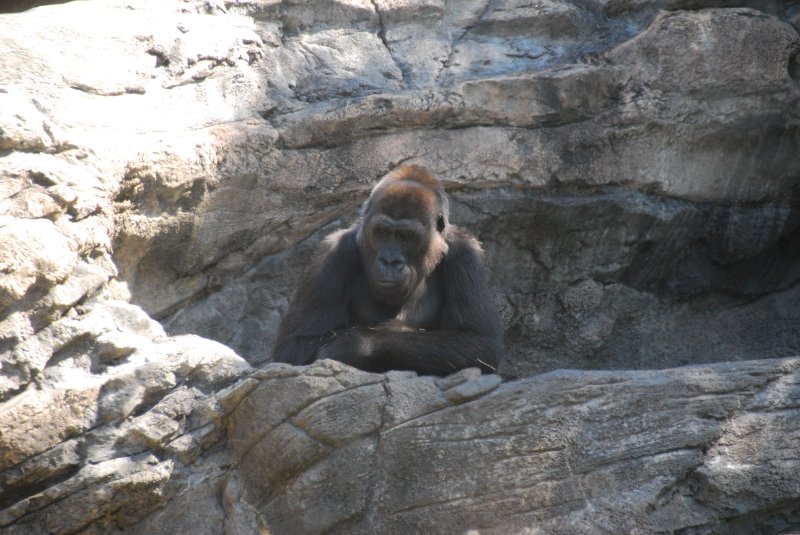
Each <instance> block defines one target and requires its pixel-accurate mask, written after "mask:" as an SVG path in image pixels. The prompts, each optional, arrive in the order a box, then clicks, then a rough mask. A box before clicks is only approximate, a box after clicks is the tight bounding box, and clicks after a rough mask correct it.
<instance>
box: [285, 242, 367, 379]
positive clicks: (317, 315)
mask: <svg viewBox="0 0 800 535" xmlns="http://www.w3.org/2000/svg"><path fill="white" fill-rule="evenodd" d="M324 248H325V250H324V253H323V255H322V258H321V260H320V261H318V262H317V263H316V265H314V266H313V267H312V268H311V269H310V270H309V272H308V273H307V274H306V276H305V278H304V280H303V282H302V284H301V285H300V288H299V290H298V291H297V295H295V297H294V300H293V302H292V305H291V306H290V307H289V310H288V311H287V312H286V316H285V317H284V319H283V322H282V323H281V328H280V331H279V332H278V340H277V343H276V344H275V352H274V358H273V360H274V361H275V362H287V363H289V364H294V365H298V366H301V365H305V364H310V363H311V362H313V361H314V360H315V359H316V358H317V352H318V351H319V349H320V348H321V347H322V346H324V345H325V344H327V343H329V342H330V341H331V340H333V339H335V338H336V337H337V333H336V331H338V330H339V329H343V328H345V327H346V326H347V324H348V311H347V306H348V291H349V290H348V282H349V279H350V278H351V277H352V276H353V275H354V274H355V273H356V270H357V269H358V261H359V260H358V258H359V256H358V246H357V244H356V241H355V230H353V229H348V230H346V231H342V232H340V233H337V234H335V235H333V236H330V237H329V238H327V240H326V243H325V244H324Z"/></svg>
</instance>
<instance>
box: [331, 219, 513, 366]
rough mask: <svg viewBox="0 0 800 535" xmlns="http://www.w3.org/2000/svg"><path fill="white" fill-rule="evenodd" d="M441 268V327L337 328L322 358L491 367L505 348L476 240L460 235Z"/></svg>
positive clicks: (384, 363) (379, 363) (359, 363)
mask: <svg viewBox="0 0 800 535" xmlns="http://www.w3.org/2000/svg"><path fill="white" fill-rule="evenodd" d="M438 269H441V270H443V273H442V275H443V280H444V296H443V301H444V302H443V304H442V305H443V306H442V315H441V321H440V328H439V329H435V330H413V329H409V328H408V327H404V326H401V325H400V326H399V325H398V324H397V323H390V324H388V325H386V326H384V327H376V328H363V327H358V328H353V329H349V330H347V331H343V332H341V333H339V335H338V336H337V337H336V338H334V339H331V340H329V341H328V343H327V344H326V345H324V347H322V348H321V349H320V352H319V355H318V358H333V359H336V360H340V361H342V362H345V363H347V364H351V365H353V366H356V367H358V368H361V369H363V370H368V371H373V372H385V371H387V370H414V371H416V372H418V373H420V374H431V375H447V374H450V373H453V372H455V371H458V370H460V369H463V368H468V367H473V366H477V367H479V368H481V370H483V371H484V372H489V373H493V372H495V371H496V367H497V364H498V362H499V360H500V358H501V355H502V351H503V347H502V346H503V342H502V327H501V325H500V321H499V319H498V317H497V312H496V311H495V309H494V305H493V303H492V300H491V297H490V294H489V291H488V289H487V286H486V281H485V278H484V275H483V266H482V264H481V257H480V252H479V250H478V246H477V243H476V242H475V241H474V239H473V238H471V237H470V236H467V235H457V236H456V238H455V239H454V240H453V241H451V243H450V250H449V252H448V254H447V255H446V256H445V258H444V259H443V260H442V264H441V265H440V266H439V268H438Z"/></svg>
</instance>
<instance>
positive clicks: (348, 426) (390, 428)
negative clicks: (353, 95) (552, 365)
mask: <svg viewBox="0 0 800 535" xmlns="http://www.w3.org/2000/svg"><path fill="white" fill-rule="evenodd" d="M470 371H477V370H466V373H461V374H457V375H454V376H451V377H448V378H446V379H444V380H439V381H435V380H434V379H433V378H430V377H415V376H414V374H407V373H399V372H391V373H389V374H387V375H386V376H383V375H371V374H366V373H360V372H355V371H354V370H352V368H346V367H344V366H342V365H340V364H338V363H335V362H332V361H324V362H322V363H320V364H318V365H315V366H313V367H311V368H310V369H308V370H302V369H297V368H285V367H282V366H277V365H270V366H267V368H265V369H264V370H262V371H259V372H257V373H256V374H255V375H254V376H253V377H254V379H256V380H257V381H258V386H257V387H256V388H255V389H254V390H253V391H252V393H251V394H250V395H249V396H247V397H246V398H245V400H244V401H243V402H242V403H241V404H240V405H239V406H238V408H237V409H236V410H235V411H234V413H233V417H232V419H231V432H230V444H231V449H232V452H233V455H234V459H235V460H236V462H237V465H238V467H239V474H240V477H241V481H242V482H243V485H242V486H243V489H244V491H243V498H244V502H245V503H247V504H250V506H251V507H252V509H253V510H255V511H257V512H258V515H259V516H258V518H263V519H266V520H267V521H268V523H269V525H270V526H271V528H272V529H273V530H274V532H275V533H309V534H311V533H482V534H483V533H497V534H504V533H587V534H590V533H759V532H760V533H781V532H789V530H791V529H792V528H794V529H796V528H797V527H798V526H800V508H798V502H797V496H798V489H800V470H798V468H800V461H798V448H800V430H798V427H797V425H796V422H797V418H798V417H800V359H797V358H795V359H785V360H764V361H751V362H741V363H734V364H730V363H728V364H715V365H706V366H693V367H685V368H679V369H673V370H665V371H634V372H628V371H622V372H608V371H597V372H580V371H557V372H553V373H549V374H545V375H540V376H538V377H534V378H531V379H524V380H519V381H515V382H513V383H506V384H503V385H500V386H499V380H497V376H492V375H489V376H487V375H484V376H480V374H474V375H470ZM792 533H794V531H792Z"/></svg>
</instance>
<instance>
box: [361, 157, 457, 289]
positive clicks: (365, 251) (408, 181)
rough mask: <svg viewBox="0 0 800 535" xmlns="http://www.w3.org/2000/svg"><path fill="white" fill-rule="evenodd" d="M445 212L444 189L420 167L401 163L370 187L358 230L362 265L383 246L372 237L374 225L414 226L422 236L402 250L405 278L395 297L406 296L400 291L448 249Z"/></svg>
mask: <svg viewBox="0 0 800 535" xmlns="http://www.w3.org/2000/svg"><path fill="white" fill-rule="evenodd" d="M448 211H449V206H448V200H447V196H446V195H445V192H444V188H443V187H442V185H441V183H440V182H439V180H438V179H436V177H434V176H433V175H432V174H431V173H430V172H429V171H428V170H427V169H425V168H424V167H420V166H416V165H409V166H402V167H399V168H398V169H395V170H394V171H392V172H390V173H388V174H387V175H386V176H384V177H383V178H382V179H381V180H380V181H379V182H378V184H377V185H376V186H375V188H374V189H373V190H372V193H371V194H370V197H369V200H368V201H367V203H366V207H365V209H364V219H363V220H362V222H361V225H360V228H359V230H358V235H357V239H358V242H359V249H360V250H361V254H362V257H363V262H364V264H365V267H367V268H368V269H370V268H371V266H374V262H375V259H376V257H377V255H378V254H379V253H378V250H379V249H380V248H381V247H383V245H381V243H382V241H381V240H380V239H379V238H377V239H376V238H375V237H374V236H373V232H374V229H375V228H376V226H377V227H378V229H380V228H381V227H383V228H406V229H408V230H413V229H416V232H417V235H420V236H422V238H421V241H420V242H419V244H418V245H417V244H415V246H414V247H411V248H406V249H405V252H404V255H405V256H406V259H407V260H408V262H407V267H408V271H407V277H406V280H405V281H404V284H403V285H402V287H403V289H402V291H401V290H400V289H399V288H400V286H398V289H397V297H399V298H406V297H407V295H404V294H406V293H407V292H410V291H413V289H414V288H415V287H416V285H417V284H419V282H420V281H422V280H424V279H425V278H427V276H428V275H430V274H431V273H432V272H433V270H434V269H436V266H437V265H438V264H439V262H441V260H442V258H443V257H444V255H445V254H446V253H447V251H448V245H447V240H446V239H445V236H446V232H447V228H448V224H449V222H448V218H449V213H448ZM383 243H387V242H383ZM391 243H397V242H391ZM420 247H421V249H420Z"/></svg>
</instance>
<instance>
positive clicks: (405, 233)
mask: <svg viewBox="0 0 800 535" xmlns="http://www.w3.org/2000/svg"><path fill="white" fill-rule="evenodd" d="M395 235H396V236H397V239H398V240H400V241H401V242H403V243H405V244H413V243H416V241H417V233H416V232H414V231H413V230H406V229H401V230H398V231H397V232H396V234H395Z"/></svg>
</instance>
